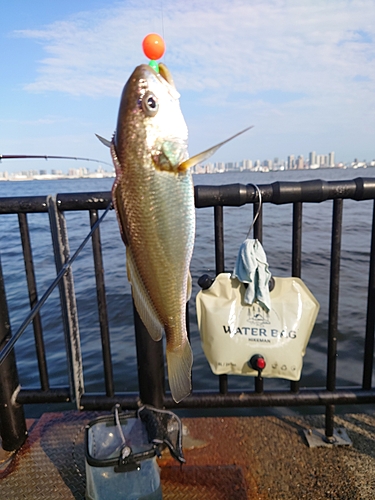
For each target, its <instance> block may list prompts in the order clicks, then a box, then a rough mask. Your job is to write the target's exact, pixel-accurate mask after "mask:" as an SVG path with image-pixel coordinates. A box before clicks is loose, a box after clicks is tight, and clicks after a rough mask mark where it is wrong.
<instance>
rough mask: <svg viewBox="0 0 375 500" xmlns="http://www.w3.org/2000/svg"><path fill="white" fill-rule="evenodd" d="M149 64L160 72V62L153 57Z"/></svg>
mask: <svg viewBox="0 0 375 500" xmlns="http://www.w3.org/2000/svg"><path fill="white" fill-rule="evenodd" d="M148 65H149V66H151V68H152V69H153V70H154V71H156V73H159V64H158V63H157V62H156V61H154V60H153V59H151V61H150V62H149V63H148Z"/></svg>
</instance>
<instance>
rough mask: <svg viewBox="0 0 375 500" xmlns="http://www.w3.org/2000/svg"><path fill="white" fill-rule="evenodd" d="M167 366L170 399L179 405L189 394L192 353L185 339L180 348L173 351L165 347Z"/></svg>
mask: <svg viewBox="0 0 375 500" xmlns="http://www.w3.org/2000/svg"><path fill="white" fill-rule="evenodd" d="M167 366H168V380H169V387H170V389H171V393H172V397H173V399H174V401H175V402H176V403H179V402H180V401H182V400H183V399H185V398H186V397H187V396H189V394H190V392H191V368H192V366H193V352H192V350H191V347H190V344H189V341H188V340H187V339H186V341H185V342H184V343H183V344H182V345H181V346H180V347H178V348H175V349H173V350H172V349H168V345H167Z"/></svg>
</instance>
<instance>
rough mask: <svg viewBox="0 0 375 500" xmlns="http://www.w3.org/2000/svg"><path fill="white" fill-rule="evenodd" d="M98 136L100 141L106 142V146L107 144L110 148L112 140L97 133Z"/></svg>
mask: <svg viewBox="0 0 375 500" xmlns="http://www.w3.org/2000/svg"><path fill="white" fill-rule="evenodd" d="M95 135H96V137H97V138H98V139H99V141H100V142H101V143H102V144H104V146H107V148H110V147H111V144H112V143H111V141H109V140H108V139H104V137H102V136H101V135H98V134H95Z"/></svg>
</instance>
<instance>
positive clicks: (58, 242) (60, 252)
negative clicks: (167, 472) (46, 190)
mask: <svg viewBox="0 0 375 500" xmlns="http://www.w3.org/2000/svg"><path fill="white" fill-rule="evenodd" d="M47 206H48V214H49V219H50V226H51V235H52V243H53V251H54V256H55V264H56V270H57V272H58V273H59V272H60V270H61V269H62V267H63V265H64V264H65V262H66V261H67V260H68V259H69V253H70V250H69V241H68V235H67V229H66V222H65V217H64V215H63V214H62V213H61V212H60V211H59V209H58V207H57V201H56V197H53V196H48V197H47ZM59 291H60V301H61V312H62V319H63V327H64V334H65V343H66V351H67V357H68V371H69V384H70V391H71V398H72V400H73V401H75V403H76V406H77V408H78V409H79V408H80V399H81V396H82V394H83V393H84V382H83V371H82V355H81V342H80V336H79V326H78V313H77V304H76V296H75V293H74V283H73V273H72V270H71V268H68V269H67V271H66V273H65V275H64V277H63V279H62V280H61V281H60V282H59Z"/></svg>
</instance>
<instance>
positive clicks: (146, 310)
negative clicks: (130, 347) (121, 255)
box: [126, 247, 164, 341]
mask: <svg viewBox="0 0 375 500" xmlns="http://www.w3.org/2000/svg"><path fill="white" fill-rule="evenodd" d="M126 269H127V273H128V279H129V281H130V283H131V285H132V292H133V299H134V304H135V307H136V308H137V311H138V314H139V316H140V317H141V320H142V321H143V324H144V325H145V327H146V328H147V331H148V333H149V334H150V336H151V338H152V339H153V340H155V341H158V340H160V339H161V337H162V334H163V330H164V328H163V326H162V324H161V321H160V320H159V318H158V315H157V313H156V311H155V308H154V305H153V303H152V302H151V300H150V297H149V295H148V293H147V291H146V289H145V287H144V284H143V282H142V280H141V277H140V275H139V273H138V270H137V266H136V264H135V262H134V258H133V254H132V251H131V249H130V247H126Z"/></svg>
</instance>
